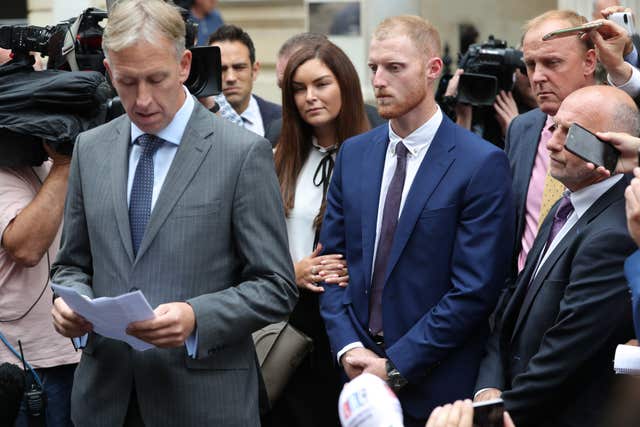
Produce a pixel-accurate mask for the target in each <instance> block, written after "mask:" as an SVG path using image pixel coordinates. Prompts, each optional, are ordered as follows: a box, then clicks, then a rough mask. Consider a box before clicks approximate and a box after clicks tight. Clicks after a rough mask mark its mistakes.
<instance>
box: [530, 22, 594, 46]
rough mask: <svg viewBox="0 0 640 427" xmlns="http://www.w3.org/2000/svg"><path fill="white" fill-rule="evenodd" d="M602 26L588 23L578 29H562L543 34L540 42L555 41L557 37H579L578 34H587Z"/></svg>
mask: <svg viewBox="0 0 640 427" xmlns="http://www.w3.org/2000/svg"><path fill="white" fill-rule="evenodd" d="M603 25H604V23H603V22H588V23H586V24H584V25H580V26H579V27H570V28H563V29H561V30H555V31H551V32H550V33H547V34H545V35H544V36H543V37H542V40H543V41H547V40H552V39H557V38H559V37H569V36H575V35H580V34H584V33H587V32H589V31H591V30H594V29H596V28H598V27H601V26H603Z"/></svg>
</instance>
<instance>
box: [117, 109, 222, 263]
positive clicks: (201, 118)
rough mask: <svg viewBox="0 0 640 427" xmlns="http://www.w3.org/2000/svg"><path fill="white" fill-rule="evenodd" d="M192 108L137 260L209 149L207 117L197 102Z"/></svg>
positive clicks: (209, 124) (210, 141)
mask: <svg viewBox="0 0 640 427" xmlns="http://www.w3.org/2000/svg"><path fill="white" fill-rule="evenodd" d="M195 104H196V105H195V108H194V110H193V113H192V114H191V118H190V119H189V122H188V123H187V128H186V130H185V132H184V135H183V136H182V140H181V141H180V146H179V147H178V152H177V153H176V156H175V158H174V159H173V162H172V163H171V167H170V168H169V172H168V173H167V177H166V179H165V181H164V184H163V185H162V189H161V190H160V194H159V195H158V200H156V203H155V205H154V208H153V211H152V212H151V217H150V218H149V224H148V225H147V229H146V230H145V233H144V237H143V238H142V242H140V248H139V249H138V258H140V257H141V256H142V255H143V254H144V253H145V251H146V250H147V248H148V247H149V245H150V244H151V242H152V241H153V238H154V237H155V235H156V234H157V233H158V231H159V230H160V227H161V226H162V224H163V223H164V221H165V220H166V219H167V216H169V213H171V210H172V209H173V207H174V205H175V204H176V202H177V201H178V199H179V198H180V196H181V195H182V193H183V192H184V190H185V189H186V188H187V185H188V184H189V182H191V179H192V178H193V176H194V175H195V173H196V172H197V171H198V168H199V167H200V164H201V163H202V161H203V160H204V158H205V157H206V155H207V153H208V152H209V149H210V148H211V145H212V142H213V139H212V138H210V137H211V136H212V135H213V119H212V118H211V117H208V115H209V114H210V113H209V112H208V111H207V110H206V109H205V108H204V107H202V106H201V105H200V103H199V102H197V101H196V103H195ZM129 240H131V238H129Z"/></svg>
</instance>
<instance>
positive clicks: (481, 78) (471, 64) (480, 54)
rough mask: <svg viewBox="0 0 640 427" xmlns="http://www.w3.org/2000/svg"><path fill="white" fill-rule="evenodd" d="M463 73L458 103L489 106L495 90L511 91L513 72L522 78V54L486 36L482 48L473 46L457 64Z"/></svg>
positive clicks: (496, 91) (477, 45) (524, 68)
mask: <svg viewBox="0 0 640 427" xmlns="http://www.w3.org/2000/svg"><path fill="white" fill-rule="evenodd" d="M458 68H462V69H463V70H464V74H462V75H461V76H460V81H459V83H458V102H462V103H465V104H471V105H474V106H479V105H492V104H493V102H494V101H495V99H496V95H497V94H498V91H499V90H504V91H510V90H512V89H513V84H514V75H513V73H514V72H515V71H516V69H519V70H520V71H521V72H522V73H523V74H524V73H526V67H525V64H524V61H523V60H522V51H520V50H517V49H513V48H508V47H507V43H506V42H505V41H502V40H499V39H495V38H494V37H493V36H489V40H487V42H486V43H482V44H473V45H471V46H469V50H468V51H467V53H465V54H464V56H463V57H462V58H460V61H459V62H458Z"/></svg>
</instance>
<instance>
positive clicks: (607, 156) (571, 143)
mask: <svg viewBox="0 0 640 427" xmlns="http://www.w3.org/2000/svg"><path fill="white" fill-rule="evenodd" d="M564 147H565V148H566V149H567V150H568V151H570V152H571V153H573V154H575V155H576V156H578V157H580V158H581V159H582V160H584V161H585V162H591V163H593V164H594V165H596V167H598V166H603V167H604V168H605V169H607V170H608V171H609V172H611V174H613V173H614V172H615V169H616V164H617V163H618V157H620V152H619V151H618V150H617V149H616V148H615V147H614V146H613V145H611V144H610V143H608V142H606V141H604V140H602V139H600V138H598V137H597V136H595V135H594V134H593V133H591V132H589V131H588V130H587V129H585V128H583V127H582V126H580V125H579V124H577V123H574V124H572V125H571V127H570V128H569V132H568V133H567V140H566V142H565V145H564Z"/></svg>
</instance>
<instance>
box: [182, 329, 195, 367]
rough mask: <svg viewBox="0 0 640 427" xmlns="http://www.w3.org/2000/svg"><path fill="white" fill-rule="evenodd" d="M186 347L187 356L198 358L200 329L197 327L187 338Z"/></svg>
mask: <svg viewBox="0 0 640 427" xmlns="http://www.w3.org/2000/svg"><path fill="white" fill-rule="evenodd" d="M184 345H185V346H186V347H187V356H189V357H190V358H192V359H195V358H196V357H197V356H198V328H197V327H196V328H195V329H194V330H193V332H192V333H191V335H189V337H188V338H187V340H186V341H185V343H184Z"/></svg>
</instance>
